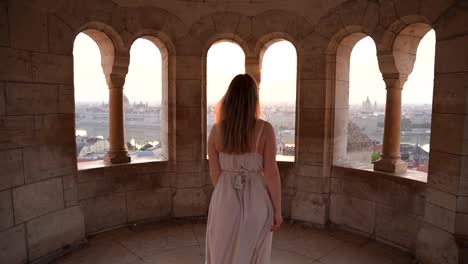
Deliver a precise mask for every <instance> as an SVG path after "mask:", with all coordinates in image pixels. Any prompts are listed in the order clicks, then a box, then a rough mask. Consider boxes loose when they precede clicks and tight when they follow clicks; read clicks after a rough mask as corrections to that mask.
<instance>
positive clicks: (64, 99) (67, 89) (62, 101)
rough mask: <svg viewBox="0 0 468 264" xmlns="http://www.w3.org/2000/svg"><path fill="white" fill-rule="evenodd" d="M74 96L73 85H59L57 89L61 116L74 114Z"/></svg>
mask: <svg viewBox="0 0 468 264" xmlns="http://www.w3.org/2000/svg"><path fill="white" fill-rule="evenodd" d="M74 98H75V94H74V87H73V85H60V87H59V112H60V113H62V114H74V113H75V101H74Z"/></svg>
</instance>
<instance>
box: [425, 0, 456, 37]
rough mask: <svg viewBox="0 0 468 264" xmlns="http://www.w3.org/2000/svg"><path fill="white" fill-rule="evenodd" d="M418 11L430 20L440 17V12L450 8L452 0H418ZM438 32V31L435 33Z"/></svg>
mask: <svg viewBox="0 0 468 264" xmlns="http://www.w3.org/2000/svg"><path fill="white" fill-rule="evenodd" d="M419 2H420V4H419V13H420V14H421V15H422V16H424V17H427V18H428V19H429V20H430V21H431V22H434V21H436V20H437V19H439V18H441V14H443V13H444V12H445V11H447V9H448V8H450V7H451V6H452V5H453V3H454V2H455V1H454V0H419ZM437 34H439V33H437Z"/></svg>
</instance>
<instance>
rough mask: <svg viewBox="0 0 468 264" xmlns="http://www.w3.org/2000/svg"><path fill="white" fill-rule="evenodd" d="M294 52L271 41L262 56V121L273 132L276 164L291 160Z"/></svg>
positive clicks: (285, 44) (287, 44)
mask: <svg viewBox="0 0 468 264" xmlns="http://www.w3.org/2000/svg"><path fill="white" fill-rule="evenodd" d="M296 79H297V53H296V49H295V47H294V46H293V45H292V44H291V42H289V41H286V40H273V41H271V42H269V43H267V44H266V45H265V48H264V53H263V56H262V57H261V82H260V105H261V108H262V109H261V110H262V118H263V119H264V120H266V121H268V122H270V123H271V124H272V126H273V128H274V129H275V133H276V141H277V144H278V146H277V157H276V159H277V160H278V161H294V153H295V130H296V87H297V85H296Z"/></svg>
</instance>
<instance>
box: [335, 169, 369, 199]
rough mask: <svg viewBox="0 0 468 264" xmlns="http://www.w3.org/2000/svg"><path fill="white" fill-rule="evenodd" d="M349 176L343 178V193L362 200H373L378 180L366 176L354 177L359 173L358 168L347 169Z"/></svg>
mask: <svg viewBox="0 0 468 264" xmlns="http://www.w3.org/2000/svg"><path fill="white" fill-rule="evenodd" d="M347 173H348V174H350V177H347V178H344V179H343V188H342V191H343V195H345V196H351V197H355V198H359V199H363V200H368V201H373V200H375V197H376V194H377V192H378V180H377V181H376V180H373V179H370V178H366V177H355V176H358V175H359V171H358V170H349V172H347Z"/></svg>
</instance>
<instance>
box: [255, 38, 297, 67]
mask: <svg viewBox="0 0 468 264" xmlns="http://www.w3.org/2000/svg"><path fill="white" fill-rule="evenodd" d="M281 40H286V41H289V42H290V43H291V44H292V45H293V46H294V48H295V50H296V56H297V57H299V56H300V54H301V53H302V52H301V51H300V49H301V46H300V45H299V41H298V40H297V39H295V38H294V37H293V36H291V35H289V34H288V33H283V32H271V33H268V34H266V35H264V36H262V37H260V38H259V39H258V40H257V43H256V44H255V51H254V54H255V56H258V58H259V60H260V67H261V63H262V59H263V55H264V54H265V51H266V50H267V49H268V48H269V47H270V46H271V45H272V44H274V43H275V42H278V41H281Z"/></svg>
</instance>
